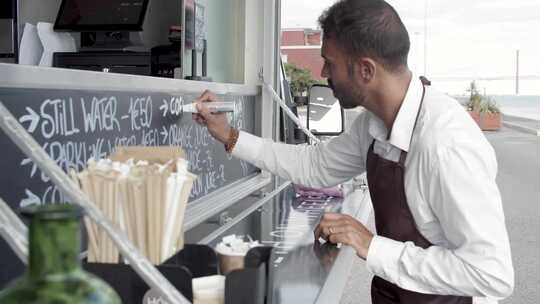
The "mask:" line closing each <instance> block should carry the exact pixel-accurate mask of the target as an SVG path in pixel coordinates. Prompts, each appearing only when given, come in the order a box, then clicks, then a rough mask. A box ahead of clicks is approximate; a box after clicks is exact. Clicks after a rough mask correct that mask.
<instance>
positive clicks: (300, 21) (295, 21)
mask: <svg viewBox="0 0 540 304" xmlns="http://www.w3.org/2000/svg"><path fill="white" fill-rule="evenodd" d="M334 2H335V0H316V1H313V0H282V4H281V5H282V27H283V28H295V27H308V28H315V27H317V18H318V17H319V15H320V14H321V13H322V12H323V10H324V9H325V8H327V7H329V6H330V5H332V4H333V3H334ZM388 2H389V3H390V4H391V5H392V6H394V8H395V9H396V10H397V12H398V13H399V14H400V16H401V18H402V20H403V22H404V23H405V26H406V27H407V29H408V31H409V35H410V39H411V52H410V55H409V66H410V67H411V69H412V70H413V71H415V72H416V73H419V74H424V58H425V62H426V75H427V76H428V77H431V78H433V79H439V80H440V81H441V82H444V81H446V82H448V83H447V84H448V85H449V87H448V89H447V90H450V87H451V86H452V85H451V82H453V83H454V86H455V88H452V90H461V87H462V86H463V84H459V85H457V81H456V80H455V78H456V77H457V78H460V79H461V80H463V81H464V82H465V83H466V82H468V81H470V80H471V79H478V78H480V79H481V78H486V77H514V75H515V74H516V50H519V51H520V74H521V75H522V76H525V75H530V76H538V78H537V79H534V80H533V81H529V82H530V83H531V85H529V86H523V87H522V88H521V93H522V94H538V95H540V1H539V0H513V1H510V0H452V1H447V0H388ZM426 5H427V10H426ZM426 12H427V14H426ZM425 17H427V18H425ZM424 21H426V23H427V31H426V30H425V27H424ZM426 33H427V36H426ZM425 38H427V39H425ZM424 41H427V43H426V49H427V52H426V54H425V56H424ZM450 78H452V79H450ZM450 80H451V81H450ZM503 82H504V84H503ZM514 83H515V80H512V79H508V80H506V81H484V84H483V86H484V89H486V88H487V89H488V90H489V91H491V92H489V93H494V94H510V93H512V92H513V91H515V85H514ZM536 83H537V84H538V85H536ZM481 87H482V86H481ZM453 93H456V92H453Z"/></svg>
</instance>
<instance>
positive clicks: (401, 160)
mask: <svg viewBox="0 0 540 304" xmlns="http://www.w3.org/2000/svg"><path fill="white" fill-rule="evenodd" d="M420 81H421V82H422V99H421V100H420V106H419V107H418V112H416V118H415V120H414V126H413V132H414V130H415V129H416V125H417V124H418V118H419V117H420V111H421V110H422V105H423V104H424V97H426V87H427V86H431V81H429V80H428V79H427V78H426V77H425V76H420ZM412 140H413V135H412V134H411V140H410V141H409V146H410V145H411V143H412ZM406 158H407V152H405V151H401V154H400V156H399V164H400V165H401V166H403V168H405V159H406Z"/></svg>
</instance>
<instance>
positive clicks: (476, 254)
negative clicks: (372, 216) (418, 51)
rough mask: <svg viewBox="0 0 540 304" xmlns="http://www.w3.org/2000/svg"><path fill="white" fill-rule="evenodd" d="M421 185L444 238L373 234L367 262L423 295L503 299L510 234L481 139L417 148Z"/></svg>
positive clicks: (509, 284) (509, 286)
mask: <svg viewBox="0 0 540 304" xmlns="http://www.w3.org/2000/svg"><path fill="white" fill-rule="evenodd" d="M422 154H423V155H422V156H421V157H424V158H425V159H424V160H426V161H425V162H424V163H426V164H427V165H426V166H425V167H423V168H422V170H421V172H420V179H421V182H420V186H421V187H420V188H421V191H422V192H423V193H424V198H425V199H426V200H428V204H429V205H430V206H431V208H432V210H433V213H434V214H435V216H436V219H437V220H438V221H439V225H440V226H441V227H442V231H443V233H444V236H445V238H446V241H447V244H444V246H437V245H434V246H431V247H429V248H427V249H423V248H421V247H417V246H415V245H414V244H413V243H412V242H397V241H394V240H391V239H388V238H384V237H380V236H376V237H375V238H374V239H373V241H372V242H371V245H370V248H369V251H368V256H367V267H368V268H369V269H370V270H371V271H372V272H373V273H374V274H375V275H377V276H380V277H382V278H383V279H386V280H388V281H390V282H393V283H395V284H397V285H398V286H400V287H402V288H404V289H408V290H412V291H416V292H421V293H428V294H442V295H462V296H473V297H488V298H494V299H498V298H505V297H507V296H509V295H510V294H511V293H512V290H513V287H514V270H513V267H512V261H511V254H510V245H509V240H508V233H507V231H506V226H505V219H504V213H503V209H502V202H501V196H500V193H499V190H498V187H497V185H496V182H495V178H496V174H497V162H496V159H495V153H494V151H493V149H492V148H491V146H490V145H489V144H488V143H487V141H485V140H480V141H478V142H472V141H471V142H452V143H451V144H442V145H437V147H436V148H433V149H431V150H430V151H427V152H426V153H422Z"/></svg>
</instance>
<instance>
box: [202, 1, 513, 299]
mask: <svg viewBox="0 0 540 304" xmlns="http://www.w3.org/2000/svg"><path fill="white" fill-rule="evenodd" d="M319 22H320V25H321V27H322V29H323V32H324V40H323V46H322V56H323V57H324V60H325V63H324V67H323V70H322V76H323V77H326V78H328V83H329V85H330V87H331V88H332V90H333V91H334V95H335V96H336V97H337V98H338V99H339V101H340V103H341V105H342V106H343V107H344V108H354V107H357V106H363V107H364V108H365V109H367V111H365V112H363V113H362V114H361V115H360V116H359V117H358V118H357V119H356V121H355V122H354V124H353V126H352V127H351V128H350V130H347V131H346V132H345V133H343V134H342V135H340V136H338V137H336V138H333V139H331V140H329V141H327V142H325V143H322V144H319V145H316V146H310V147H306V146H292V145H284V144H278V143H273V142H271V141H269V140H267V139H261V138H258V137H255V136H253V135H251V134H248V133H245V132H239V131H237V130H235V129H232V128H230V126H229V125H228V123H227V120H226V118H225V116H224V115H211V114H210V113H209V112H208V110H207V109H206V107H205V106H204V102H211V101H213V100H215V96H214V95H213V94H212V93H210V92H205V93H204V94H203V95H202V96H201V97H200V98H199V100H198V107H199V110H200V114H199V115H195V116H194V119H195V120H196V121H197V122H198V123H201V124H206V125H207V126H208V129H209V131H210V133H211V134H212V135H213V136H214V137H215V138H216V139H217V140H219V141H221V142H223V143H224V144H225V146H226V149H227V151H228V152H230V153H232V154H233V155H234V156H236V157H238V158H241V159H244V160H247V161H249V162H252V163H253V164H254V165H256V166H258V167H260V168H263V169H266V170H268V171H271V172H273V173H275V174H277V175H280V176H282V177H285V178H288V179H290V180H292V181H293V182H295V183H298V184H303V185H308V186H312V187H325V186H332V185H336V184H339V183H341V182H344V181H346V180H348V179H350V178H351V177H353V176H356V175H358V174H361V173H363V172H367V177H368V183H369V189H370V194H371V198H372V203H373V208H374V214H375V224H376V228H377V235H376V236H373V235H372V233H371V232H370V231H369V230H368V229H366V228H365V227H364V226H363V225H362V224H361V223H359V222H358V221H357V220H355V219H354V218H351V217H350V216H347V215H342V214H326V215H325V216H324V217H323V218H322V220H321V222H320V224H319V225H318V227H317V228H316V231H315V234H316V235H315V236H316V238H318V237H319V236H321V237H323V238H325V239H327V240H329V241H331V242H333V243H343V244H346V245H350V246H352V247H353V248H354V249H355V250H356V252H357V254H358V256H360V257H361V258H363V259H366V265H367V267H368V268H369V269H370V270H371V271H372V272H373V273H374V275H375V277H374V279H373V282H372V291H371V293H372V301H373V303H377V304H379V303H385V304H386V303H415V304H422V303H430V304H434V303H441V304H442V303H445V304H446V303H496V301H497V300H496V299H497V298H504V297H507V296H509V295H510V294H511V293H512V290H513V286H514V273H513V268H512V261H511V255H510V246H509V241H508V236H507V231H506V228H505V223H504V214H503V209H502V203H501V197H500V193H499V190H498V188H497V185H496V183H495V177H496V174H497V162H496V159H495V153H494V151H493V149H492V147H491V146H490V145H489V143H488V142H487V140H486V138H485V137H484V136H483V134H482V132H481V131H480V130H479V128H478V127H477V126H476V125H475V123H474V121H473V120H472V119H471V118H470V117H469V116H468V114H467V113H466V112H465V110H464V109H463V107H462V106H460V105H459V104H458V102H457V101H455V100H454V99H451V98H450V97H448V96H446V95H444V94H441V93H440V92H438V91H436V90H435V89H432V88H431V87H430V86H428V82H427V80H426V79H425V78H423V79H422V80H421V79H420V78H419V77H418V76H414V75H413V74H412V72H411V71H410V70H409V69H408V67H407V56H408V52H409V47H410V42H409V36H408V33H407V31H406V29H405V27H404V25H403V23H402V22H401V20H400V18H399V16H398V14H397V13H396V11H395V10H394V9H393V8H392V7H391V6H390V5H388V4H387V3H386V2H384V1H383V0H342V1H339V2H337V3H336V4H334V5H333V6H332V7H330V8H329V9H328V10H327V11H326V12H325V13H324V14H323V15H322V16H321V18H320V20H319Z"/></svg>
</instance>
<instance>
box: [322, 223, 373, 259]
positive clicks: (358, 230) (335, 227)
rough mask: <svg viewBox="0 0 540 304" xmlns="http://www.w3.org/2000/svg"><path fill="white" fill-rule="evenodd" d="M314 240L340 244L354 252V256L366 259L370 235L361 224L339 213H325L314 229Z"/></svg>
mask: <svg viewBox="0 0 540 304" xmlns="http://www.w3.org/2000/svg"><path fill="white" fill-rule="evenodd" d="M314 233H315V240H318V239H319V238H323V239H325V240H327V241H329V242H331V243H334V244H337V243H342V244H345V245H349V246H351V247H353V248H354V249H355V250H356V254H357V255H358V256H360V257H361V258H363V259H366V257H367V253H368V249H369V244H370V243H371V240H372V239H373V233H371V232H370V231H369V230H368V229H367V228H366V227H365V226H364V225H363V224H362V223H360V222H359V221H357V220H356V219H354V218H353V217H351V216H349V215H346V214H340V213H325V214H324V216H323V217H322V218H321V222H320V223H319V225H317V227H316V228H315V231H314Z"/></svg>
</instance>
